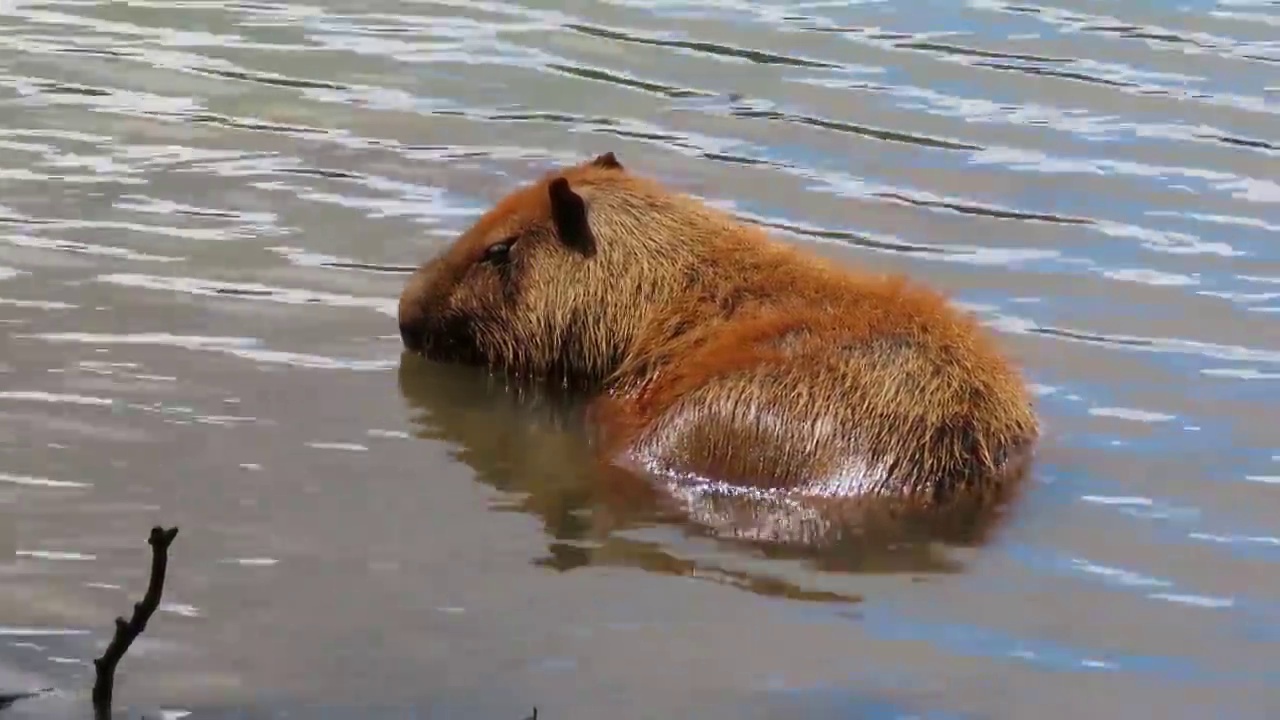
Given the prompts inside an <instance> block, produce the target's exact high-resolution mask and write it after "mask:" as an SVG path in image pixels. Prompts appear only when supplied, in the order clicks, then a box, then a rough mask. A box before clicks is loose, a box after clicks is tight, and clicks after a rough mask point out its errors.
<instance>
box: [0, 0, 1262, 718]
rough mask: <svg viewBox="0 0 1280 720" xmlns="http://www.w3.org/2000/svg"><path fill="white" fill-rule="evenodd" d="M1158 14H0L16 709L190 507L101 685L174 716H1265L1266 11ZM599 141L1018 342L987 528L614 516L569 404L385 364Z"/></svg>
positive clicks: (224, 6) (698, 8)
mask: <svg viewBox="0 0 1280 720" xmlns="http://www.w3.org/2000/svg"><path fill="white" fill-rule="evenodd" d="M559 5H563V6H564V7H562V8H558V7H557V6H559ZM1156 5H1157V4H1156V3H1142V2H1136V1H1128V2H1120V1H1113V2H1101V1H1099V0H1094V1H1088V0H1062V1H1061V2H1058V3H1057V4H1054V5H1032V4H1008V3H1003V2H998V1H996V0H968V1H967V2H923V1H922V2H914V3H905V2H904V3H893V4H890V3H886V2H839V3H837V2H810V3H786V2H781V1H780V0H773V2H767V3H747V2H733V1H730V0H726V1H724V2H717V3H714V4H712V3H703V4H694V3H690V2H677V1H674V0H667V1H664V2H660V3H658V2H640V1H639V0H609V1H607V2H601V1H597V0H590V1H584V2H575V3H553V2H547V1H546V0H538V1H536V2H528V3H525V4H515V3H503V2H487V1H484V0H466V1H465V2H463V1H462V0H443V1H442V0H416V1H413V2H410V1H408V0H400V1H392V0H366V1H365V2H362V3H352V2H342V1H336V0H335V1H333V2H327V3H325V4H324V5H323V6H320V5H302V4H289V3H273V2H265V1H264V2H221V1H217V0H188V1H186V2H174V1H172V0H169V1H166V2H160V1H159V0H149V1H144V0H129V1H123V0H111V1H109V2H108V1H105V0H104V1H93V0H64V1H62V2H10V3H4V4H3V5H2V6H0V88H2V89H0V324H2V325H3V327H0V503H3V506H2V507H3V514H0V574H2V575H3V583H2V584H0V685H3V684H4V683H9V684H11V685H22V686H23V687H29V686H33V685H34V686H44V685H49V686H53V687H56V688H58V689H59V690H60V691H62V696H61V697H63V699H64V700H65V698H66V697H67V696H68V695H70V696H74V694H75V693H76V692H83V691H84V690H85V689H87V686H88V684H89V682H90V680H91V677H92V668H91V666H90V665H89V660H90V659H91V658H92V657H94V656H95V655H96V654H97V653H98V652H99V650H100V647H101V645H102V643H104V642H105V640H106V639H107V637H108V633H109V632H110V630H111V618H112V617H114V616H115V615H116V614H118V613H124V612H127V611H128V609H129V606H130V604H131V603H132V601H133V600H134V599H136V598H137V597H138V596H139V595H140V593H141V591H142V589H143V586H144V583H145V576H144V573H145V570H146V565H147V548H146V543H145V541H146V533H147V530H148V528H149V527H150V526H151V525H152V524H155V523H163V524H165V525H170V524H176V525H179V526H180V527H181V528H182V533H181V535H180V536H179V538H178V540H177V543H176V544H175V548H174V558H173V568H172V571H171V577H170V584H169V586H168V589H167V592H166V596H165V599H166V604H165V606H164V607H163V609H162V612H161V613H158V614H157V616H156V618H155V619H154V620H153V622H152V625H151V627H150V629H149V630H148V633H147V634H146V635H145V636H143V638H142V639H141V640H139V641H138V643H137V644H136V645H135V646H134V649H133V650H132V651H131V653H130V655H129V656H128V657H127V658H126V659H125V662H124V663H123V665H122V669H121V678H120V685H119V687H118V688H117V693H116V694H117V699H118V701H119V703H120V704H122V705H133V706H136V707H163V708H168V709H172V710H189V711H193V713H194V715H192V716H190V717H204V718H213V717H232V716H239V715H235V713H236V712H239V711H244V710H247V711H249V712H250V714H252V715H254V716H259V717H262V716H270V715H272V714H273V713H277V712H278V713H285V712H287V711H293V712H294V715H293V716H295V717H296V716H298V713H299V712H301V713H302V714H303V715H304V716H306V715H309V716H313V717H319V716H326V717H327V716H334V715H333V714H330V715H322V714H321V713H320V711H321V710H331V711H334V712H336V713H337V714H340V715H341V714H344V713H345V714H346V715H347V716H350V717H410V716H415V717H426V716H430V717H450V718H477V719H479V718H520V717H524V716H525V715H527V714H528V711H529V709H530V708H531V707H532V706H534V705H537V706H538V707H539V709H540V714H539V717H545V718H548V720H563V719H567V718H584V719H585V718H600V717H610V718H619V719H624V718H633V717H634V718H639V717H663V718H676V717H698V718H757V717H758V718H764V717H778V718H782V717H795V716H802V717H815V718H816V717H831V718H846V717H886V718H887V717H898V716H909V715H913V714H914V715H918V716H927V717H937V718H957V717H990V718H1015V717H1016V718H1025V717H1036V718H1075V717H1085V716H1088V715H1096V716H1100V717H1117V716H1120V715H1122V714H1126V713H1131V714H1133V715H1136V716H1142V717H1147V716H1151V717H1155V716H1160V717H1232V718H1262V717H1275V716H1277V715H1280V692H1278V691H1277V690H1275V689H1273V688H1275V687H1277V680H1278V679H1277V677H1276V674H1277V673H1276V671H1275V670H1274V669H1273V668H1275V667H1276V666H1277V661H1280V652H1278V651H1277V645H1276V642H1277V640H1280V632H1277V630H1276V628H1277V627H1280V527H1278V526H1277V525H1278V521H1277V520H1276V518H1277V517H1280V442H1278V441H1277V436H1278V435H1280V429H1278V426H1277V422H1278V421H1280V410H1277V407H1280V325H1278V324H1277V316H1276V313H1277V312H1278V311H1280V244H1278V241H1280V40H1277V38H1280V3H1277V2H1274V1H1272V2H1266V1H1263V0H1255V1H1253V2H1250V1H1248V0H1220V1H1219V2H1217V3H1213V2H1194V1H1188V2H1185V3H1182V4H1180V5H1177V6H1173V5H1170V6H1167V8H1165V9H1152V8H1153V7H1155V6H1156ZM606 150H613V151H615V152H617V153H618V155H619V156H620V157H621V158H622V160H623V162H624V163H626V164H627V165H628V166H630V167H633V168H635V169H637V170H639V171H642V172H646V173H653V174H656V175H658V176H660V177H662V178H663V179H665V180H666V181H668V182H670V183H671V184H673V185H676V186H678V187H680V188H683V189H685V190H688V191H691V192H695V193H698V194H700V195H703V196H705V197H707V198H709V199H711V200H713V201H715V202H717V203H721V204H723V205H725V206H727V207H731V208H733V209H735V210H736V211H738V212H740V213H741V214H742V215H743V216H744V217H747V218H750V219H753V220H756V221H758V222H762V223H765V224H768V225H770V226H773V227H775V228H777V229H778V231H779V232H780V233H784V234H786V235H787V236H788V237H790V238H791V239H793V240H794V241H795V242H798V243H802V244H804V245H808V246H812V247H813V248H815V249H816V250H818V251H819V252H824V253H829V254H832V255H835V256H839V257H842V258H845V259H847V260H848V261H850V262H854V263H858V264H862V265H865V266H869V267H874V268H879V269H897V270H903V271H907V272H910V273H912V274H915V275H917V276H919V277H921V278H924V279H927V280H930V281H932V282H934V283H936V284H937V285H939V286H940V287H942V288H944V289H945V290H947V291H948V292H950V293H952V294H953V295H954V296H955V297H956V298H957V300H959V301H961V302H963V303H964V304H966V305H967V306H969V307H972V308H973V309H975V310H977V311H978V312H980V313H981V314H982V316H983V317H984V318H985V319H986V320H987V321H988V322H989V323H990V324H991V325H992V326H994V327H995V328H997V329H998V330H999V331H1000V333H1001V338H1002V340H1003V341H1004V342H1005V343H1006V344H1007V347H1009V349H1010V351H1011V352H1013V353H1014V354H1015V355H1016V356H1017V358H1018V359H1019V360H1020V362H1021V363H1022V364H1023V365H1024V366H1025V367H1026V371H1027V373H1028V375H1029V376H1030V377H1031V378H1032V379H1033V380H1034V382H1035V383H1036V387H1037V389H1038V393H1039V398H1040V403H1041V410H1042V412H1043V414H1044V417H1045V421H1046V426H1047V428H1046V430H1047V437H1046V441H1045V446H1044V451H1043V454H1042V458H1043V459H1042V461H1041V464H1040V468H1039V474H1038V477H1037V479H1036V483H1035V485H1034V486H1033V487H1032V488H1031V489H1030V491H1029V492H1028V494H1027V496H1026V497H1025V498H1024V499H1023V500H1022V501H1021V502H1020V503H1019V505H1018V507H1017V508H1016V511H1015V513H1014V515H1013V518H1012V520H1011V522H1010V523H1008V524H1007V526H1006V527H1003V528H1002V529H1001V531H1000V532H999V534H998V536H997V537H996V538H994V539H993V540H992V541H991V542H990V543H988V544H987V545H985V546H982V547H977V548H966V549H960V548H942V547H932V548H926V549H924V550H922V551H920V552H919V554H917V555H915V556H911V557H908V558H906V559H903V558H898V559H897V560H896V561H894V562H887V561H886V562H878V561H877V559H876V558H868V559H867V562H866V563H865V564H864V565H863V566H862V567H860V568H859V569H860V570H861V572H822V571H820V570H819V569H816V568H815V566H814V565H813V564H812V563H805V562H802V561H798V560H789V559H780V558H772V559H770V558H766V557H762V556H758V555H755V554H752V553H748V552H745V551H743V550H742V549H740V548H733V547H725V546H720V545H715V544H711V543H709V542H708V541H705V540H699V539H697V538H694V537H688V536H686V535H685V534H684V533H682V531H681V529H680V528H678V527H672V526H667V525H656V526H652V527H638V528H635V529H633V530H631V531H627V532H617V533H612V534H605V535H602V534H601V533H600V532H598V528H599V527H600V525H599V523H597V522H596V520H597V519H598V517H596V515H593V513H592V512H591V510H592V508H593V507H595V506H594V505H593V497H594V496H593V491H592V485H591V483H590V478H589V477H586V476H585V474H584V470H583V462H582V460H583V457H584V454H583V453H584V448H583V446H582V443H581V441H580V440H581V439H580V433H576V432H575V431H574V429H573V426H572V423H567V422H564V421H562V418H559V417H558V415H557V413H556V412H554V408H553V407H552V406H550V405H548V404H546V403H543V402H540V401H539V399H538V398H536V397H532V396H520V395H513V394H512V393H510V392H508V391H507V390H506V389H505V388H503V387H502V386H501V385H499V384H498V383H497V382H496V381H494V380H489V379H486V378H483V377H478V376H477V375H476V374H474V373H467V372H463V371H452V370H448V369H441V368H431V367H423V366H414V364H413V363H411V362H407V363H406V365H405V366H404V367H401V357H400V347H399V341H398V338H397V337H396V328H395V324H394V322H393V320H392V317H391V316H393V315H394V301H395V297H396V295H397V293H398V292H399V289H400V286H401V284H402V283H403V281H404V280H405V277H406V275H405V272H406V270H408V269H409V268H411V267H412V266H414V265H415V264H417V263H418V262H420V261H421V260H422V259H424V258H425V257H427V256H428V255H429V254H430V253H432V252H434V251H435V250H437V249H439V248H440V247H441V246H442V244H443V243H445V242H447V241H448V239H449V238H450V237H451V236H452V235H453V234H454V233H456V232H457V231H458V229H460V228H462V227H464V226H465V225H466V224H468V223H469V222H470V220H471V218H473V217H474V216H475V214H476V213H477V212H478V211H480V210H481V209H482V208H483V207H484V206H485V205H486V204H487V203H489V202H491V201H492V200H493V199H495V198H496V197H498V196H499V195H501V194H503V193H504V192H506V191H507V190H508V189H510V188H511V187H512V186H513V185H514V184H515V183H518V182H521V181H523V180H526V179H529V178H531V177H533V176H535V175H536V174H538V173H539V172H541V171H542V170H544V169H546V168H548V167H550V166H551V165H553V164H556V163H568V162H575V161H578V160H581V159H583V158H584V157H586V156H588V155H589V154H592V153H598V152H603V151H606ZM597 515H598V511H597ZM4 689H5V688H4V687H0V690H4ZM41 702H42V701H35V702H28V703H26V704H21V703H20V704H18V705H15V706H13V708H12V709H11V710H10V711H9V712H11V713H22V712H24V709H25V711H26V712H28V713H32V714H33V715H34V716H37V717H49V716H51V715H52V714H56V713H57V712H62V711H65V710H66V709H67V705H66V703H64V704H63V705H58V706H57V707H56V708H55V707H52V706H50V705H49V704H48V703H51V702H52V700H47V699H46V700H45V701H43V702H45V704H44V705H42V704H41ZM73 704H74V703H73ZM55 705H56V703H55ZM58 708H60V709H58ZM412 712H417V713H418V714H417V715H412Z"/></svg>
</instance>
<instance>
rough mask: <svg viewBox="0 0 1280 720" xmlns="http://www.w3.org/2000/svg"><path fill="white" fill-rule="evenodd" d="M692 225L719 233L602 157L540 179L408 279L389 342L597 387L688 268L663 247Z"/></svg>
mask: <svg viewBox="0 0 1280 720" xmlns="http://www.w3.org/2000/svg"><path fill="white" fill-rule="evenodd" d="M691 225H693V226H695V227H692V228H691V227H690V226H691ZM698 225H705V226H706V228H707V229H708V230H711V231H713V232H714V229H715V228H716V227H721V226H723V227H725V228H726V229H727V225H726V223H725V221H724V220H721V219H719V216H718V215H717V214H716V213H715V212H714V211H710V210H709V209H706V208H704V206H702V205H701V204H700V203H698V202H697V201H695V200H693V199H692V198H690V197H687V196H683V195H679V194H675V193H671V192H669V191H666V190H664V189H662V188H661V187H659V186H658V185H657V183H655V182H653V181H650V180H647V179H645V178H641V177H638V176H636V175H633V174H631V173H630V172H628V171H627V170H626V169H625V168H624V167H623V166H622V164H621V163H620V162H619V161H618V159H617V158H616V157H615V156H614V154H613V153H605V154H603V155H600V156H598V157H596V158H594V159H592V160H590V161H587V162H584V163H582V164H579V165H575V166H572V167H568V168H564V169H561V170H558V171H555V172H551V173H548V174H547V175H545V176H543V177H542V178H540V179H538V180H537V181H535V182H533V183H531V184H529V185H526V186H524V187H522V188H519V189H517V190H515V191H514V192H512V193H511V194H509V195H507V196H506V197H504V198H502V199H501V200H500V201H499V202H498V203H497V204H496V205H495V206H494V207H493V208H492V209H490V210H489V211H488V212H486V213H485V214H484V215H483V216H481V217H480V219H479V220H477V221H476V223H475V224H474V225H472V226H471V227H470V228H469V229H467V230H466V231H465V232H464V233H463V234H462V235H461V237H459V238H458V239H457V240H456V241H455V242H454V243H453V244H452V245H451V246H450V247H448V248H447V249H446V250H445V251H444V252H443V253H441V254H440V255H439V256H437V257H435V258H433V259H431V260H430V261H428V262H427V263H425V264H424V265H423V266H422V267H420V268H419V269H418V270H417V271H416V272H415V273H414V275H413V276H412V277H411V278H410V280H409V281H408V283H407V284H406V286H405V288H404V291H403V293H402V294H401V296H400V309H399V322H400V334H401V337H402V338H403V341H404V344H405V347H406V348H407V349H409V350H412V351H415V352H420V353H422V354H424V355H425V356H427V357H428V358H431V359H435V360H441V361H452V362H466V363H472V364H482V365H488V366H490V367H493V368H496V369H502V370H506V371H508V372H511V373H513V374H517V375H527V376H547V375H556V376H559V377H560V378H561V379H562V380H568V381H574V383H573V384H579V383H592V382H599V381H602V380H603V379H604V378H605V377H607V376H608V375H609V373H611V372H612V371H613V370H614V369H615V368H616V367H617V366H618V364H619V363H620V362H621V360H622V359H623V358H624V357H625V355H626V353H627V351H628V348H629V345H630V344H631V343H632V342H633V341H634V339H635V337H636V335H637V334H638V333H639V330H640V328H641V327H642V326H643V324H644V322H645V320H646V319H647V318H648V317H650V316H651V313H653V312H655V311H656V309H657V308H658V307H660V306H661V304H662V302H663V300H664V299H666V298H670V297H671V295H672V293H673V292H674V290H675V289H676V288H678V287H679V286H680V285H681V283H682V278H686V277H687V275H688V272H687V270H688V268H690V267H691V266H693V265H694V263H696V261H697V254H698V245H697V244H696V243H689V242H687V241H686V242H671V241H670V240H671V239H672V238H676V237H683V238H687V237H689V236H690V233H691V231H693V232H696V226H698Z"/></svg>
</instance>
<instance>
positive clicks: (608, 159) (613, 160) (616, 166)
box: [591, 151, 625, 170]
mask: <svg viewBox="0 0 1280 720" xmlns="http://www.w3.org/2000/svg"><path fill="white" fill-rule="evenodd" d="M591 164H592V165H595V166H596V167H598V168H605V169H607V170H625V168H623V167H622V163H620V162H618V156H617V155H614V154H613V152H612V151H610V152H607V153H605V154H603V155H597V156H596V157H595V159H594V160H592V161H591Z"/></svg>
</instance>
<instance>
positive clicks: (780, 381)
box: [399, 153, 1039, 512]
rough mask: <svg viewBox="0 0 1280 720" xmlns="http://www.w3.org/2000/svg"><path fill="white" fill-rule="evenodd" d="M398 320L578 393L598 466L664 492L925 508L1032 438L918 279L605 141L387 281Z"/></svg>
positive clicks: (982, 489)
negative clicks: (704, 193)
mask: <svg viewBox="0 0 1280 720" xmlns="http://www.w3.org/2000/svg"><path fill="white" fill-rule="evenodd" d="M399 323H400V333H401V337H402V338H403V341H404V344H405V346H406V348H407V349H408V350H410V351H414V352H418V353H421V354H423V355H425V356H426V357H427V358H429V359H433V360H438V361H449V362H463V363H470V364H476V365H487V366H489V367H490V368H492V369H495V370H502V371H505V372H506V373H508V374H511V375H516V376H521V377H525V378H530V379H540V380H543V381H554V382H559V383H562V384H564V385H566V386H572V387H576V388H581V389H585V390H588V391H589V392H590V393H592V394H593V397H594V398H595V399H594V401H593V406H592V413H591V417H592V418H593V419H594V421H595V422H596V423H597V424H598V426H599V428H600V429H601V430H602V432H603V437H604V438H605V442H604V443H603V445H602V447H604V448H605V449H606V453H607V459H608V461H609V462H611V463H615V464H617V465H619V466H625V467H630V468H633V469H635V470H637V471H643V472H645V473H646V474H647V475H649V476H651V477H654V478H660V479H661V480H662V481H663V482H664V483H666V484H667V485H668V486H669V487H670V488H673V489H675V488H680V489H681V490H680V492H684V493H686V497H687V493H688V492H690V491H691V489H692V490H693V491H695V492H699V493H703V494H704V495H705V494H706V493H708V492H714V493H718V494H719V495H721V496H724V497H733V498H738V499H747V500H751V499H753V498H758V499H760V501H761V502H765V503H766V504H770V503H772V504H775V505H776V504H778V503H782V504H787V503H789V502H791V501H792V500H794V499H801V500H803V499H810V500H813V501H816V502H818V503H820V504H823V503H827V504H829V503H832V502H836V503H838V502H847V501H855V502H860V501H866V500H871V499H880V500H888V501H890V504H891V505H894V506H898V507H904V508H909V509H936V508H939V507H942V506H947V505H950V504H953V503H954V502H957V501H965V502H971V501H974V500H979V501H981V500H982V499H983V498H994V497H997V496H1000V497H1003V496H1007V494H1008V493H1007V491H1009V490H1011V489H1012V486H1014V485H1016V484H1017V483H1018V482H1019V481H1020V480H1021V479H1022V478H1023V477H1024V476H1025V475H1026V474H1027V471H1028V469H1029V467H1030V464H1031V456H1032V453H1033V447H1034V445H1035V443H1036V441H1037V438H1038V435H1039V425H1038V420H1037V417H1036V414H1035V411H1034V409H1033V406H1032V401H1031V397H1030V395H1029V393H1028V391H1027V388H1026V386H1025V384H1024V382H1023V379H1022V378H1021V376H1020V374H1019V372H1018V370H1017V369H1016V368H1015V367H1014V366H1013V365H1012V363H1011V362H1010V361H1009V360H1007V359H1006V358H1004V357H1003V356H1002V355H1001V353H1000V352H999V351H998V349H997V348H996V347H995V345H994V341H993V339H992V338H991V337H990V336H989V335H988V334H987V332H986V331H985V329H984V328H982V327H981V326H980V325H979V324H978V323H977V322H976V320H975V319H974V318H972V317H971V316H970V315H969V314H968V313H962V312H960V311H959V310H958V309H956V308H953V307H952V306H951V305H950V304H949V303H948V301H947V300H946V298H944V297H943V296H942V295H941V294H939V293H938V292H936V291H934V290H932V289H929V288H927V287H924V286H922V285H920V284H917V283H915V282H912V281H910V280H908V279H906V278H904V277H899V276H881V275H874V274H870V273H863V272H859V271H856V270H854V269H853V268H850V267H845V266H843V265H841V264H838V263H836V262H834V261H830V260H827V259H824V258H821V257H819V256H817V255H814V254H810V253H807V252H805V251H803V250H801V249H800V248H799V247H797V246H795V245H793V244H790V243H786V242H784V241H782V240H780V239H775V238H773V237H770V236H769V235H768V234H767V233H766V232H765V231H764V230H763V229H761V228H758V227H755V226H752V225H748V224H745V223H743V222H740V221H738V220H737V219H735V218H733V217H732V216H731V215H729V214H728V213H726V212H722V211H720V210H717V209H715V208H712V207H710V206H709V205H707V204H705V203H703V202H702V201H700V200H698V199H697V198H694V197H692V196H690V195H687V194H682V193H679V192H675V191H673V190H671V189H668V188H666V187H664V186H663V185H662V184H660V183H659V182H657V181H656V180H654V179H651V178H647V177H642V176H640V175H638V174H636V173H633V172H631V171H629V170H627V169H626V168H625V167H623V165H622V164H621V162H619V160H618V158H617V157H616V156H615V155H614V154H613V153H605V154H603V155H600V156H599V157H596V158H594V159H592V160H590V161H587V162H584V163H582V164H579V165H575V166H572V167H567V168H562V169H559V170H557V171H553V172H550V173H548V174H546V175H545V176H543V177H542V178H540V179H539V180H537V181H536V182H533V183H532V184H529V185H527V186H525V187H522V188H520V189H517V190H515V191H514V192H512V193H511V194H510V195H508V196H506V197H505V198H503V199H502V200H500V201H499V202H498V203H497V204H496V206H495V207H493V208H492V209H490V210H489V211H488V212H486V213H485V214H484V215H483V216H482V217H480V218H479V220H478V221H477V222H476V223H475V224H474V225H473V226H472V227H471V228H470V229H468V230H467V231H466V232H464V233H463V234H462V236H461V237H460V238H458V240H457V241H456V242H455V243H454V244H453V245H452V246H451V247H449V248H448V249H447V250H446V251H445V252H443V253H442V254H441V255H439V256H438V257H436V258H434V259H431V260H430V261H428V262H426V263H425V264H424V265H422V267H421V268H419V269H418V270H417V272H415V273H414V275H413V276H412V277H411V278H410V279H409V281H408V283H407V285H406V287H405V289H404V292H403V293H402V295H401V297H400V306H399ZM979 504H981V502H979ZM734 512H741V510H740V509H739V510H735V511H734Z"/></svg>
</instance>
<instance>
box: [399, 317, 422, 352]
mask: <svg viewBox="0 0 1280 720" xmlns="http://www.w3.org/2000/svg"><path fill="white" fill-rule="evenodd" d="M400 341H401V342H403V343H404V349H405V350H408V351H409V352H414V353H418V354H421V353H422V350H423V346H424V343H423V341H422V328H419V327H414V326H413V325H407V324H405V323H400Z"/></svg>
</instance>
